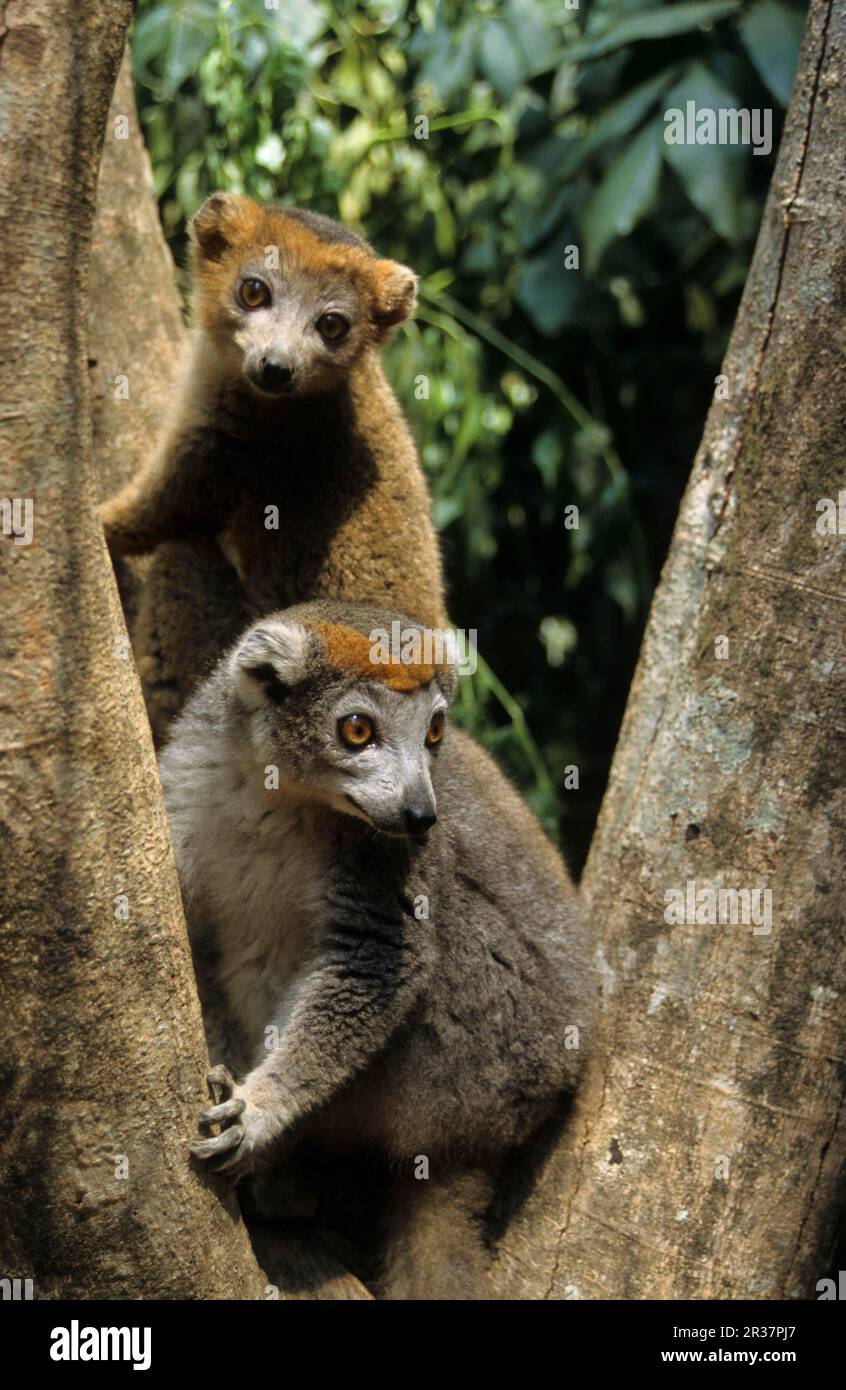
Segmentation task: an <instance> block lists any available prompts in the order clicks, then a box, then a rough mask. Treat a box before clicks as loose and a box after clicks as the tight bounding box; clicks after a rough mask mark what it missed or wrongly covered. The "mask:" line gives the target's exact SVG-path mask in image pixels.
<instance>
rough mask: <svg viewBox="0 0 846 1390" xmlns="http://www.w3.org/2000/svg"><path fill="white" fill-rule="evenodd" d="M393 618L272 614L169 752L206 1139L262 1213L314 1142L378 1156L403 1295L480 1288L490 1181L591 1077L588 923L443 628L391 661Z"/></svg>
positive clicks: (336, 608) (202, 693) (165, 760)
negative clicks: (472, 724) (457, 724)
mask: <svg viewBox="0 0 846 1390" xmlns="http://www.w3.org/2000/svg"><path fill="white" fill-rule="evenodd" d="M396 618H397V615H396V614H395V613H392V612H390V613H389V612H385V611H382V610H380V609H376V608H369V607H367V606H361V605H343V604H336V603H328V602H325V601H324V602H317V603H311V604H306V605H300V606H296V607H294V608H291V609H289V610H288V611H286V612H284V613H279V614H274V615H271V616H269V617H267V618H265V619H264V620H262V621H260V622H259V623H257V624H256V625H254V626H253V627H251V628H250V629H249V630H248V631H247V633H246V634H245V635H244V636H243V637H242V639H241V640H240V641H239V642H238V643H237V644H236V645H235V646H234V647H233V649H232V650H231V651H230V652H229V653H228V654H226V655H225V657H224V658H223V659H222V660H221V661H220V663H219V664H218V666H217V667H216V669H215V670H214V672H213V674H212V675H211V676H210V678H209V679H208V680H207V681H205V683H203V684H202V685H201V686H200V687H199V689H197V690H196V691H195V693H194V694H193V696H192V697H191V699H190V700H189V702H188V703H187V705H186V707H185V709H184V710H183V712H182V714H181V716H180V717H179V719H178V720H177V721H176V722H175V724H174V726H173V728H172V733H171V738H170V741H169V743H168V744H167V746H166V748H165V749H164V751H163V752H162V754H161V758H160V768H161V778H162V785H163V788H164V796H165V804H166V807H167V813H168V819H169V823H170V829H171V835H172V839H173V845H174V850H175V854H176V860H177V865H178V870H179V877H180V882H181V888H182V894H183V899H184V903H185V910H186V915H187V920H188V926H189V932H190V936H191V941H192V947H193V951H194V956H195V962H196V964H197V971H198V982H199V988H200V996H201V1000H202V1001H203V1006H204V1017H205V1022H206V1029H207V1034H208V1041H209V1052H210V1056H211V1059H212V1061H213V1062H216V1063H217V1064H218V1065H217V1066H216V1067H215V1069H214V1070H213V1071H212V1072H211V1073H210V1074H209V1083H210V1086H211V1087H212V1098H213V1100H215V1102H216V1103H214V1104H212V1105H211V1106H210V1107H209V1108H207V1109H206V1110H205V1111H204V1112H203V1113H202V1114H201V1116H200V1122H201V1131H202V1132H203V1134H204V1135H205V1137H202V1138H199V1139H197V1140H196V1141H195V1142H194V1144H193V1149H192V1151H193V1153H194V1155H195V1156H196V1157H197V1158H198V1159H199V1160H201V1161H202V1162H204V1163H207V1164H209V1165H211V1166H213V1167H215V1168H216V1169H217V1170H218V1171H221V1172H224V1173H228V1174H230V1175H231V1176H233V1177H234V1178H236V1179H243V1178H248V1177H250V1176H251V1175H252V1180H253V1182H254V1186H255V1191H256V1194H257V1200H258V1202H259V1206H261V1183H262V1178H263V1175H264V1177H265V1178H266V1180H267V1182H268V1184H269V1185H268V1190H269V1191H272V1174H273V1172H274V1171H275V1170H278V1169H279V1168H280V1167H282V1166H283V1165H284V1163H285V1161H286V1160H288V1161H290V1160H291V1157H292V1155H293V1154H294V1153H295V1152H296V1150H297V1148H298V1146H300V1145H302V1144H303V1143H306V1144H309V1145H312V1146H314V1145H317V1146H318V1147H319V1148H324V1149H325V1150H326V1151H331V1152H337V1151H339V1150H340V1151H351V1152H352V1151H356V1150H359V1149H361V1148H367V1147H372V1148H373V1149H374V1150H376V1151H379V1152H381V1153H383V1154H385V1155H387V1156H388V1158H389V1160H390V1161H391V1163H392V1165H393V1169H394V1173H395V1178H396V1183H397V1186H396V1189H395V1190H396V1192H397V1193H399V1194H400V1197H399V1200H398V1201H397V1202H396V1203H395V1206H394V1215H393V1217H392V1219H391V1222H390V1223H389V1234H388V1249H387V1255H386V1258H385V1263H384V1271H383V1275H382V1283H381V1285H380V1286H379V1287H380V1288H381V1290H382V1292H383V1295H384V1296H385V1297H427V1298H428V1297H443V1296H450V1297H464V1296H471V1297H482V1296H484V1293H483V1287H484V1278H483V1273H482V1270H483V1268H484V1252H483V1250H482V1244H481V1237H480V1236H479V1233H478V1216H479V1206H480V1204H481V1205H484V1202H485V1201H487V1200H488V1198H489V1196H490V1180H491V1178H490V1175H491V1174H492V1173H493V1172H494V1169H495V1165H496V1163H497V1161H498V1160H500V1159H501V1157H502V1155H503V1153H504V1152H506V1151H508V1150H510V1149H511V1148H512V1147H513V1146H515V1145H518V1144H520V1143H521V1142H522V1141H524V1140H525V1139H526V1138H527V1136H530V1135H531V1134H532V1133H533V1132H534V1131H535V1129H536V1127H537V1126H538V1124H539V1123H541V1122H542V1121H543V1120H544V1118H545V1117H547V1116H548V1115H549V1114H550V1112H551V1111H552V1110H553V1109H554V1107H555V1105H556V1098H557V1097H559V1096H560V1095H561V1094H562V1093H565V1092H567V1091H571V1090H572V1089H573V1088H574V1087H575V1085H576V1082H577V1080H578V1077H579V1073H580V1070H581V1067H582V1063H583V1059H584V1056H585V1049H586V1046H587V1043H588V1039H589V1035H590V1028H591V1015H592V1000H593V982H592V974H591V967H590V964H589V946H588V932H587V925H586V922H585V919H584V917H583V914H582V911H581V909H580V906H579V904H578V899H577V897H576V894H575V890H574V888H573V886H572V884H571V882H570V879H569V877H568V874H567V872H566V870H565V868H564V865H563V863H562V861H561V859H560V857H559V855H558V853H557V852H556V850H555V849H554V848H553V847H552V845H551V844H550V843H549V842H548V840H547V839H546V837H545V836H544V834H543V833H542V831H541V829H540V827H539V825H538V824H537V822H536V821H535V819H534V817H533V816H532V814H531V813H530V811H529V810H528V809H527V808H526V806H525V805H524V803H523V802H522V801H521V799H520V798H519V796H518V795H517V794H516V792H515V791H514V790H513V788H512V787H511V786H510V784H509V783H508V782H507V781H506V779H505V778H504V776H503V775H502V773H500V771H499V770H498V769H497V767H496V766H495V764H494V763H493V762H492V760H491V759H490V758H489V757H488V755H487V754H486V753H485V752H484V751H483V750H482V749H481V748H480V747H479V746H478V745H477V744H476V743H475V742H473V740H472V739H471V738H470V737H469V736H468V735H467V734H466V733H463V732H461V731H460V730H459V729H457V728H450V727H448V716H447V709H448V705H449V703H450V699H451V696H452V694H453V691H454V686H455V679H456V678H455V674H454V670H453V669H452V668H451V667H449V666H448V665H446V664H444V663H443V662H438V661H436V660H435V656H436V654H435V653H431V652H430V653H428V654H427V653H426V650H425V646H424V637H425V633H424V630H423V629H422V628H420V627H419V625H417V624H413V623H411V622H410V621H409V620H407V619H405V618H401V619H400V621H401V623H402V624H403V628H402V634H403V644H404V649H406V650H407V648H405V642H406V639H407V638H410V641H411V647H412V651H411V655H412V657H413V658H414V661H413V662H412V663H408V662H403V661H395V660H390V659H389V660H386V661H380V660H374V655H384V653H382V652H379V650H378V640H379V638H378V634H381V633H385V632H390V631H391V630H392V629H391V623H392V621H395V620H396ZM418 635H419V641H418ZM374 638H376V639H377V646H376V647H374ZM415 642H417V643H418V646H419V648H420V651H419V652H415V651H414V650H413V648H414V645H415ZM418 656H419V657H420V659H419V660H418ZM430 657H431V658H432V659H431V660H430V659H429V658H430ZM233 1075H234V1077H235V1078H237V1079H236V1080H233ZM213 1126H220V1131H219V1133H217V1134H212V1133H211V1128H212V1127H213ZM421 1159H425V1160H426V1161H427V1162H428V1165H429V1177H428V1180H427V1179H426V1178H422V1179H421V1180H420V1181H416V1180H415V1178H416V1177H417V1173H416V1170H415V1173H414V1174H412V1169H413V1168H414V1164H415V1162H417V1163H419V1162H420V1160H421ZM480 1175H481V1178H480ZM450 1183H452V1185H453V1186H452V1188H451V1189H450ZM462 1184H464V1187H462ZM450 1190H451V1191H452V1193H453V1194H457V1199H458V1200H457V1206H456V1204H453V1205H452V1206H448V1204H447V1194H448V1192H449V1191H450ZM474 1202H475V1203H476V1206H475V1207H474V1205H473V1204H474ZM461 1208H464V1209H466V1210H465V1216H466V1222H465V1223H464V1224H466V1226H467V1227H468V1228H469V1229H471V1231H472V1239H473V1240H474V1241H476V1242H477V1247H476V1248H477V1254H476V1255H473V1256H472V1257H468V1255H467V1246H466V1244H465V1245H461V1244H460V1243H459V1241H458V1232H457V1228H458V1227H459V1226H461V1225H462V1223H461V1222H460V1221H459V1220H458V1217H457V1215H456V1210H457V1209H461ZM439 1209H440V1210H439ZM412 1222H414V1223H417V1227H415V1229H414V1234H413V1236H412V1235H411V1234H410V1223H412ZM438 1222H439V1227H438V1224H437V1223H438ZM427 1224H428V1226H429V1227H431V1228H433V1229H434V1228H437V1230H438V1234H437V1239H436V1240H435V1241H434V1242H432V1241H429V1244H428V1246H427V1245H426V1243H425V1241H426V1237H425V1235H424V1236H423V1237H422V1238H421V1237H420V1236H419V1230H422V1231H424V1232H425V1230H426V1229H427ZM418 1227H419V1230H418ZM453 1228H456V1229H453ZM445 1236H446V1237H447V1238H449V1237H451V1236H455V1237H456V1240H455V1243H454V1244H453V1247H452V1248H453V1252H454V1253H453V1255H450V1253H449V1250H448V1249H446V1248H445V1246H444V1238H445ZM465 1238H466V1231H465V1232H463V1234H462V1236H461V1240H462V1241H464V1240H465ZM427 1249H428V1251H429V1253H428V1255H427V1254H425V1253H424V1251H425V1250H427ZM468 1259H469V1264H468Z"/></svg>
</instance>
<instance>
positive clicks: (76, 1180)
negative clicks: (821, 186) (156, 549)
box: [0, 0, 266, 1298]
mask: <svg viewBox="0 0 846 1390" xmlns="http://www.w3.org/2000/svg"><path fill="white" fill-rule="evenodd" d="M130 13H131V5H130V3H129V0H26V3H25V4H24V3H18V0H8V3H6V4H5V5H0V127H2V131H3V139H2V143H0V219H2V223H0V225H2V245H3V254H2V256H0V302H2V304H3V306H4V311H3V315H2V319H0V360H2V364H3V365H2V392H1V393H0V437H2V451H3V480H2V488H0V493H2V496H3V497H8V498H10V499H20V503H21V505H20V508H19V511H18V520H19V522H20V525H19V530H20V532H21V537H20V539H21V543H17V542H16V541H15V540H14V539H13V538H12V537H10V536H7V535H4V536H3V537H2V539H0V573H2V612H3V623H2V635H0V643H2V653H0V717H1V718H2V734H0V840H2V846H3V849H2V856H3V864H2V872H0V896H1V897H2V907H0V957H1V958H2V978H3V1008H2V1010H0V1033H2V1044H1V1045H0V1047H1V1048H2V1057H3V1111H4V1119H3V1125H2V1140H1V1141H0V1145H1V1146H2V1147H0V1264H2V1273H3V1275H4V1276H8V1277H15V1276H17V1277H19V1278H32V1279H33V1281H34V1292H35V1296H36V1297H41V1298H44V1297H62V1296H64V1297H70V1296H76V1297H80V1296H82V1297H85V1298H96V1297H101V1298H109V1297H120V1296H124V1297H130V1298H162V1297H164V1298H185V1297H190V1298H220V1297H227V1296H233V1295H236V1296H244V1295H250V1294H252V1295H255V1296H261V1292H262V1290H263V1288H264V1285H265V1282H266V1281H265V1279H264V1278H263V1276H262V1275H261V1274H260V1272H259V1270H258V1267H257V1266H256V1263H255V1260H254V1258H253V1256H252V1252H251V1249H250V1245H249V1241H248V1239H247V1236H246V1233H245V1231H244V1229H243V1226H242V1225H241V1224H240V1222H239V1219H238V1216H237V1209H236V1207H235V1206H234V1204H233V1202H232V1201H231V1199H227V1200H222V1199H221V1196H220V1194H219V1193H218V1192H217V1191H216V1190H214V1188H213V1187H212V1186H204V1185H203V1183H202V1182H201V1181H200V1180H199V1179H198V1177H197V1175H196V1174H195V1173H194V1172H192V1171H191V1169H190V1167H189V1166H188V1163H187V1162H186V1142H187V1140H188V1138H189V1137H190V1135H191V1134H192V1133H193V1131H194V1128H195V1119H196V1114H197V1110H198V1107H199V1106H200V1105H201V1104H202V1103H203V1101H204V1099H205V1087H204V1084H203V1076H204V1071H205V1067H206V1058H205V1048H204V1046H203V1042H202V1029H201V1024H200V1018H199V1010H198V1005H197V1000H196V994H195V990H194V982H193V975H192V970H191V961H190V955H189V951H188V946H187V940H186V935H185V928H184V922H183V919H182V911H181V906H180V902H179V894H178V889H177V883H176V876H175V871H174V866H173V862H172V857H171V853H170V847H169V842H168V836H167V831H166V826H165V820H164V814H163V810H162V801H161V795H160V793H159V788H158V781H157V776H156V767H155V761H154V757H153V749H152V743H151V739H150V733H149V729H148V727H147V722H146V718H145V715H144V709H143V705H142V701H141V694H140V689H139V686H138V681H137V678H136V676H135V673H134V670H133V666H132V663H131V660H128V659H127V652H126V649H125V645H124V627H123V619H122V616H121V613H120V608H119V605H118V602H117V594H116V590H115V586H114V581H113V578H112V575H111V571H110V567H109V564H108V559H107V556H106V553H105V548H104V544H103V537H102V530H101V528H100V525H99V521H98V519H97V517H96V514H95V510H94V502H95V487H94V469H93V461H92V433H91V419H90V394H89V387H88V378H87V368H86V355H87V343H86V338H87V333H86V324H87V312H88V253H89V243H90V238H91V227H92V222H93V218H94V205H95V191H96V185H97V166H98V162H99V158H100V150H101V146H102V142H103V131H104V127H105V123H106V116H107V112H108V108H109V100H110V97H111V94H112V88H113V85H114V81H115V76H116V73H117V70H118V65H119V63H120V58H121V54H122V52H123V48H124V41H125V35H126V29H127V25H128V22H129V18H130ZM134 275H135V272H134V271H133V280H134ZM138 293H139V285H138V283H137V282H136V283H133V284H129V283H127V284H126V285H125V286H124V287H123V290H122V294H123V295H124V297H125V299H126V300H127V301H129V300H130V299H131V297H132V295H133V294H138ZM141 293H143V290H141ZM27 501H29V502H31V504H32V522H33V529H32V534H31V538H28V537H27V524H26V516H27V509H26V503H27ZM28 539H29V543H27V541H28Z"/></svg>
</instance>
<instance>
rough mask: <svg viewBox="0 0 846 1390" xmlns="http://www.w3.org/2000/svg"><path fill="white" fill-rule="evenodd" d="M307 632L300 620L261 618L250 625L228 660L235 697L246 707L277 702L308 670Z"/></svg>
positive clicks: (280, 701)
mask: <svg viewBox="0 0 846 1390" xmlns="http://www.w3.org/2000/svg"><path fill="white" fill-rule="evenodd" d="M308 655H309V634H308V632H307V631H306V629H305V628H304V627H303V626H302V624H301V623H293V622H286V621H285V620H284V619H281V618H280V619H279V620H278V621H277V622H273V621H272V620H270V621H268V620H267V619H265V620H264V621H263V622H261V623H258V624H257V625H256V627H253V628H250V631H249V632H248V633H247V635H246V637H244V638H243V639H242V641H241V642H240V643H239V644H238V646H237V647H236V649H235V654H234V656H233V657H232V659H231V670H232V674H233V675H234V678H235V688H236V690H237V692H238V698H239V699H240V701H241V703H242V704H243V705H245V706H246V707H247V709H259V708H260V707H261V706H262V705H264V704H267V703H268V702H269V703H271V704H275V705H281V704H282V703H283V702H284V700H285V697H286V696H287V695H288V693H289V691H290V690H291V689H292V688H293V687H294V686H295V685H298V684H299V682H300V681H301V680H303V679H304V677H305V675H306V673H307V670H308Z"/></svg>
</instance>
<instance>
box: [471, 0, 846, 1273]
mask: <svg viewBox="0 0 846 1390" xmlns="http://www.w3.org/2000/svg"><path fill="white" fill-rule="evenodd" d="M844 49H846V9H844V7H843V5H832V4H830V3H825V2H824V0H815V3H813V4H812V7H811V15H810V20H809V27H808V32H807V35H806V40H805V45H804V48H803V52H802V57H801V61H800V67H799V74H798V78H797V84H796V89H795V92H794V97H793V102H792V105H791V108H790V114H789V119H788V124H787V129H786V131H785V135H784V139H783V141H782V149H781V153H780V155H779V160H778V166H777V169H776V173H775V178H774V182H773V186H772V190H771V193H770V197H769V201H768V204H767V208H766V212H765V216H764V221H763V226H762V229H761V234H760V238H759V242H758V247H757V250H756V253H755V258H754V263H753V266H752V270H751V273H750V276H749V280H748V283H747V285H746V289H745V293H744V296H743V302H742V304H741V308H740V313H739V316H738V320H737V325H736V328H735V331H734V335H733V338H732V341H731V345H730V349H729V353H728V357H727V360H726V363H725V365H724V367H723V372H724V373H725V376H726V377H727V378H728V389H729V391H730V396H729V399H727V400H721V399H716V400H715V402H714V404H713V406H712V409H711V413H710V415H709V418H708V422H707V425H706V428H705V435H704V439H703V442H702V446H701V448H700V450H699V453H698V455H697V458H696V462H695V466H694V469H693V475H692V478H691V481H690V485H689V487H688V490H687V493H686V496H685V498H684V502H683V505H682V508H681V514H680V517H679V521H678V525H677V528H676V533H675V537H674V540H673V544H672V548H671V551H670V555H669V558H668V560H667V563H666V567H665V570H664V574H663V577H662V580H661V584H660V587H659V590H658V592H657V595H656V598H655V602H654V605H653V610H652V615H651V618H650V622H649V627H648V631H647V634H646V639H645V643H644V647H643V650H642V653H641V658H640V663H639V666H638V670H637V674H636V677H635V681H634V685H633V687H632V691H631V695H630V698H629V705H628V710H627V713H626V717H625V721H624V724H623V728H622V731H621V734H620V741H619V745H618V750H617V754H616V757H615V760H614V765H613V768H612V773H611V779H610V784H609V788H608V793H607V796H606V798H605V803H604V806H603V809H602V813H601V816H600V820H599V825H598V828H597V831H596V836H595V839H594V843H593V846H592V849H591V854H590V858H589V861H588V864H587V869H586V873H585V878H584V893H585V896H586V898H587V901H588V903H589V904H590V906H591V908H592V911H593V916H594V919H595V921H596V923H597V925H598V929H599V932H600V937H601V960H602V984H603V993H604V1008H605V1014H604V1036H603V1039H602V1043H601V1047H600V1049H599V1052H598V1055H597V1056H596V1058H595V1059H594V1062H593V1064H592V1066H591V1068H590V1075H589V1080H588V1084H587V1086H586V1088H585V1090H584V1092H583V1094H582V1096H581V1099H580V1102H579V1105H578V1109H577V1112H576V1115H575V1117H574V1120H573V1123H571V1124H570V1126H569V1129H568V1132H567V1134H566V1136H565V1139H564V1142H563V1143H562V1145H561V1146H560V1148H559V1149H558V1151H557V1152H556V1154H555V1155H554V1157H553V1159H552V1161H551V1162H550V1163H549V1164H548V1165H547V1168H546V1172H545V1174H544V1176H543V1179H542V1181H541V1182H540V1184H539V1185H538V1186H537V1187H536V1189H535V1191H534V1192H533V1194H532V1196H531V1198H530V1199H529V1201H528V1203H527V1205H526V1206H525V1207H524V1209H523V1211H522V1213H521V1214H520V1216H519V1217H518V1219H517V1220H516V1221H515V1223H514V1224H513V1225H512V1228H511V1230H510V1231H509V1233H508V1235H507V1236H506V1238H505V1241H504V1244H503V1248H502V1251H501V1254H500V1258H499V1261H498V1265H497V1268H496V1272H495V1285H496V1287H497V1289H498V1291H499V1292H500V1294H504V1295H505V1296H507V1297H509V1296H510V1297H530V1298H538V1297H553V1298H566V1297H574V1298H575V1297H581V1298H597V1297H604V1298H665V1299H677V1298H683V1297H688V1298H777V1297H785V1296H787V1297H808V1296H810V1297H814V1296H815V1285H816V1282H817V1280H818V1279H820V1278H821V1277H822V1276H823V1275H824V1274H825V1272H826V1260H827V1257H828V1255H829V1253H830V1247H831V1243H832V1240H833V1237H834V1233H835V1229H836V1218H837V1203H838V1195H839V1194H838V1178H839V1173H840V1167H841V1163H842V1158H843V1149H844V1106H843V1100H844V1072H843V1058H842V1051H843V1037H844V1026H843V1025H844V1000H846V939H844V932H843V913H844V903H846V895H845V894H844V886H845V885H844V869H845V868H846V866H844V857H843V840H842V833H843V813H844V793H843V770H844V765H846V756H845V755H844V740H843V721H844V707H843V684H842V680H843V671H844V660H846V650H844V632H846V623H844V616H845V615H844V598H845V597H846V594H844V571H846V539H844V534H843V531H842V530H841V533H840V534H839V535H830V534H829V535H822V534H820V533H819V531H818V530H817V522H818V521H819V520H820V518H821V516H822V513H821V512H819V511H818V510H817V503H818V502H819V501H820V500H821V499H823V498H829V499H836V498H837V496H838V492H839V491H840V490H842V489H846V330H845V329H844V303H846V220H845V219H844V201H843V141H844V133H846V51H844ZM844 501H846V494H844ZM842 524H843V523H842V522H841V525H842ZM722 638H727V639H728V645H727V648H726V645H725V644H724V643H723V642H721V639H722ZM689 881H695V884H696V888H697V890H699V889H702V888H719V887H723V888H726V889H731V888H737V889H743V888H746V889H755V888H756V887H761V888H767V889H769V890H771V892H772V930H771V932H770V933H769V934H767V933H766V931H765V930H762V929H761V928H760V927H758V928H753V927H752V926H742V925H723V926H719V925H706V924H699V925H697V924H696V923H695V922H694V923H692V924H682V925H670V924H668V922H667V921H665V910H666V908H667V907H668V906H669V904H668V903H667V902H666V901H665V895H666V894H667V892H668V890H671V889H675V888H680V889H685V887H686V885H687V883H688V882H689ZM702 906H703V908H704V909H705V910H707V899H703V903H702ZM729 907H730V905H729V904H728V903H725V904H724V911H725V910H726V909H727V908H729ZM765 925H766V924H764V926H765Z"/></svg>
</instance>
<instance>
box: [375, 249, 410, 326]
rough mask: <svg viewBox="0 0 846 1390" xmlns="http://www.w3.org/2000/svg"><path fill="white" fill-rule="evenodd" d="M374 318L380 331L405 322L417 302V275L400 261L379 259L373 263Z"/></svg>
mask: <svg viewBox="0 0 846 1390" xmlns="http://www.w3.org/2000/svg"><path fill="white" fill-rule="evenodd" d="M373 275H374V281H375V293H374V296H373V320H374V323H375V324H376V327H377V329H378V330H379V333H380V335H381V334H382V333H387V332H388V330H389V329H391V328H395V327H396V326H397V324H398V323H405V321H406V319H407V318H408V317H409V316H410V315H411V314H412V313H413V312H414V307H415V305H416V303H417V283H418V280H417V276H416V275H415V274H414V271H413V270H409V268H408V266H407V265H400V264H399V262H398V261H377V262H376V264H375V266H374V267H373Z"/></svg>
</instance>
